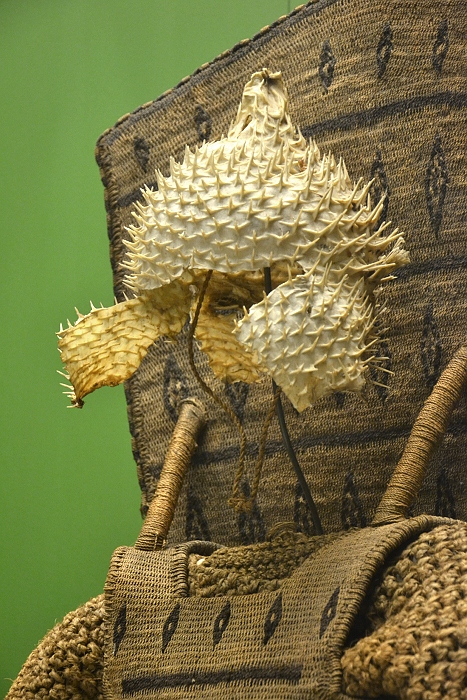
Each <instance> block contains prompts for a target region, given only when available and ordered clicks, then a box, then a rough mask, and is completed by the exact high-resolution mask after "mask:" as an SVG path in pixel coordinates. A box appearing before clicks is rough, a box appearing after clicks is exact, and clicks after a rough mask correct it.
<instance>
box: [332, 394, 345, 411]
mask: <svg viewBox="0 0 467 700" xmlns="http://www.w3.org/2000/svg"><path fill="white" fill-rule="evenodd" d="M334 401H335V402H336V406H337V408H342V406H343V405H344V403H345V392H343V391H335V392H334Z"/></svg>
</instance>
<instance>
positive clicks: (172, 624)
mask: <svg viewBox="0 0 467 700" xmlns="http://www.w3.org/2000/svg"><path fill="white" fill-rule="evenodd" d="M179 617H180V603H177V605H176V606H175V607H174V609H173V610H172V612H171V613H170V615H169V616H168V618H167V620H166V621H165V623H164V627H163V629H162V653H164V651H165V650H166V649H167V645H168V643H169V642H170V640H171V639H172V637H173V636H174V634H175V630H176V629H177V625H178V618H179Z"/></svg>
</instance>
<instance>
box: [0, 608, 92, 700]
mask: <svg viewBox="0 0 467 700" xmlns="http://www.w3.org/2000/svg"><path fill="white" fill-rule="evenodd" d="M103 617H104V596H103V595H100V596H97V598H92V600H90V601H89V602H87V603H86V604H85V605H83V606H81V607H80V608H78V609H77V610H74V611H73V612H70V613H68V615H66V616H65V617H64V618H63V620H62V621H61V622H60V623H58V624H57V625H55V627H54V628H53V629H52V630H51V631H50V632H49V633H48V634H47V635H46V636H45V637H44V639H43V640H42V642H41V643H40V644H39V645H38V647H37V648H36V649H35V650H34V651H33V652H32V654H31V655H30V656H29V658H28V660H27V661H26V663H25V664H24V666H23V668H22V669H21V671H20V673H19V675H18V677H17V678H16V680H15V681H14V683H13V685H12V686H11V688H10V691H9V693H8V695H7V696H6V697H7V699H8V700H20V699H21V700H40V699H41V700H42V699H44V700H45V698H53V699H54V700H102V698H103V695H102V675H103V646H104V629H103Z"/></svg>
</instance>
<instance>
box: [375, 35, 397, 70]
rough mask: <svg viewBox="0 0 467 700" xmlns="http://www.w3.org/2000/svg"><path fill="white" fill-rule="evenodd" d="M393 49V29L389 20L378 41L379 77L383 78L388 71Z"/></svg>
mask: <svg viewBox="0 0 467 700" xmlns="http://www.w3.org/2000/svg"><path fill="white" fill-rule="evenodd" d="M392 49H393V43H392V29H391V25H390V23H389V22H388V23H387V24H385V25H384V27H383V31H382V33H381V36H380V38H379V41H378V46H377V48H376V65H377V66H378V78H382V77H383V75H384V73H385V72H386V68H387V65H388V63H389V59H390V58H391V53H392Z"/></svg>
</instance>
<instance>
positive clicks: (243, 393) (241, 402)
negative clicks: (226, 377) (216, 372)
mask: <svg viewBox="0 0 467 700" xmlns="http://www.w3.org/2000/svg"><path fill="white" fill-rule="evenodd" d="M249 390H250V385H249V384H247V383H246V382H235V384H226V385H225V393H226V394H227V396H228V398H229V401H230V403H231V404H232V408H233V410H234V412H235V415H236V416H237V417H238V418H239V419H240V420H243V413H244V411H245V404H246V400H247V398H248V392H249Z"/></svg>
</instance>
